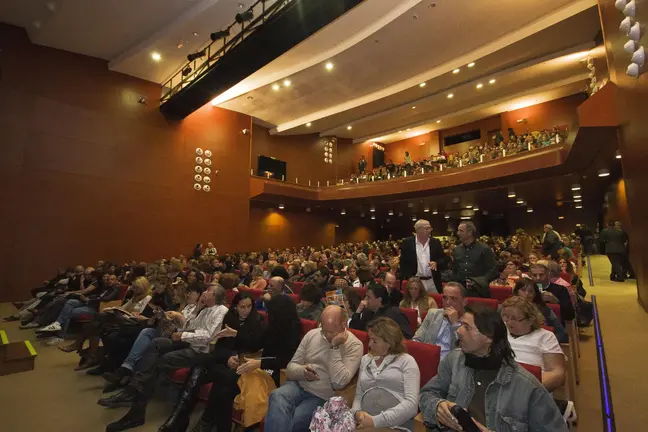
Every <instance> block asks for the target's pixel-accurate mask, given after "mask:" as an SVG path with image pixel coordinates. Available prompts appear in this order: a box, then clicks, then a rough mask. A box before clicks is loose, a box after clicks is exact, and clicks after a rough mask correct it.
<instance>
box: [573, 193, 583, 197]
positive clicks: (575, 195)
mask: <svg viewBox="0 0 648 432" xmlns="http://www.w3.org/2000/svg"><path fill="white" fill-rule="evenodd" d="M574 198H582V196H581V195H580V194H578V195H574Z"/></svg>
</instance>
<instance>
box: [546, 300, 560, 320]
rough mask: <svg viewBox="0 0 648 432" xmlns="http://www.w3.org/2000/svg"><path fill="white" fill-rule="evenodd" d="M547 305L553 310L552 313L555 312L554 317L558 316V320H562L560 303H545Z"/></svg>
mask: <svg viewBox="0 0 648 432" xmlns="http://www.w3.org/2000/svg"><path fill="white" fill-rule="evenodd" d="M547 306H549V307H550V308H551V310H552V311H553V313H554V314H556V317H557V318H558V320H560V321H562V320H561V319H560V305H559V304H556V303H547Z"/></svg>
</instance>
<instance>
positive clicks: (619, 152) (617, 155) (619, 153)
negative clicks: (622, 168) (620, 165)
mask: <svg viewBox="0 0 648 432" xmlns="http://www.w3.org/2000/svg"><path fill="white" fill-rule="evenodd" d="M614 157H615V158H616V159H621V150H617V151H616V154H615V155H614Z"/></svg>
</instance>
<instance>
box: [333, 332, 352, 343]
mask: <svg viewBox="0 0 648 432" xmlns="http://www.w3.org/2000/svg"><path fill="white" fill-rule="evenodd" d="M347 337H349V334H348V332H347V331H346V329H345V330H344V331H342V332H340V333H338V334H336V335H335V336H333V339H331V345H333V346H340V345H342V344H344V342H346V340H347Z"/></svg>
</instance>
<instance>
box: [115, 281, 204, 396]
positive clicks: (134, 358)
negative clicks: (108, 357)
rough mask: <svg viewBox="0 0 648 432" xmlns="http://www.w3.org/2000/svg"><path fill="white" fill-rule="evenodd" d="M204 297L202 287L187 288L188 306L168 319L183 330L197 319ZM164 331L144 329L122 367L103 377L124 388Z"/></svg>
mask: <svg viewBox="0 0 648 432" xmlns="http://www.w3.org/2000/svg"><path fill="white" fill-rule="evenodd" d="M201 295H202V285H199V284H193V285H191V286H189V287H188V288H187V305H186V306H185V307H184V309H182V312H175V311H167V312H166V313H165V315H166V317H167V319H169V320H170V321H172V322H173V323H174V324H175V326H176V327H177V328H183V327H184V325H185V323H186V322H187V321H188V320H190V319H194V318H195V317H196V313H197V312H198V310H197V309H198V299H199V298H200V296H201ZM162 330H163V329H161V328H159V327H148V328H145V329H143V330H142V331H141V332H140V333H139V335H138V336H137V339H135V342H134V343H133V346H132V347H131V349H130V352H129V353H128V357H126V360H124V362H123V363H122V365H121V367H120V368H119V369H117V370H116V371H115V372H106V373H104V374H103V377H104V379H105V380H106V381H108V382H109V383H113V384H116V383H120V384H121V386H122V387H123V386H124V385H125V384H126V382H127V379H128V378H129V377H130V376H131V375H133V371H134V370H135V367H136V365H137V363H138V362H139V360H140V359H141V358H142V356H143V355H144V353H146V351H147V350H148V349H149V347H150V345H151V344H152V343H153V340H154V339H156V338H159V337H162V336H163V334H162Z"/></svg>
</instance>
